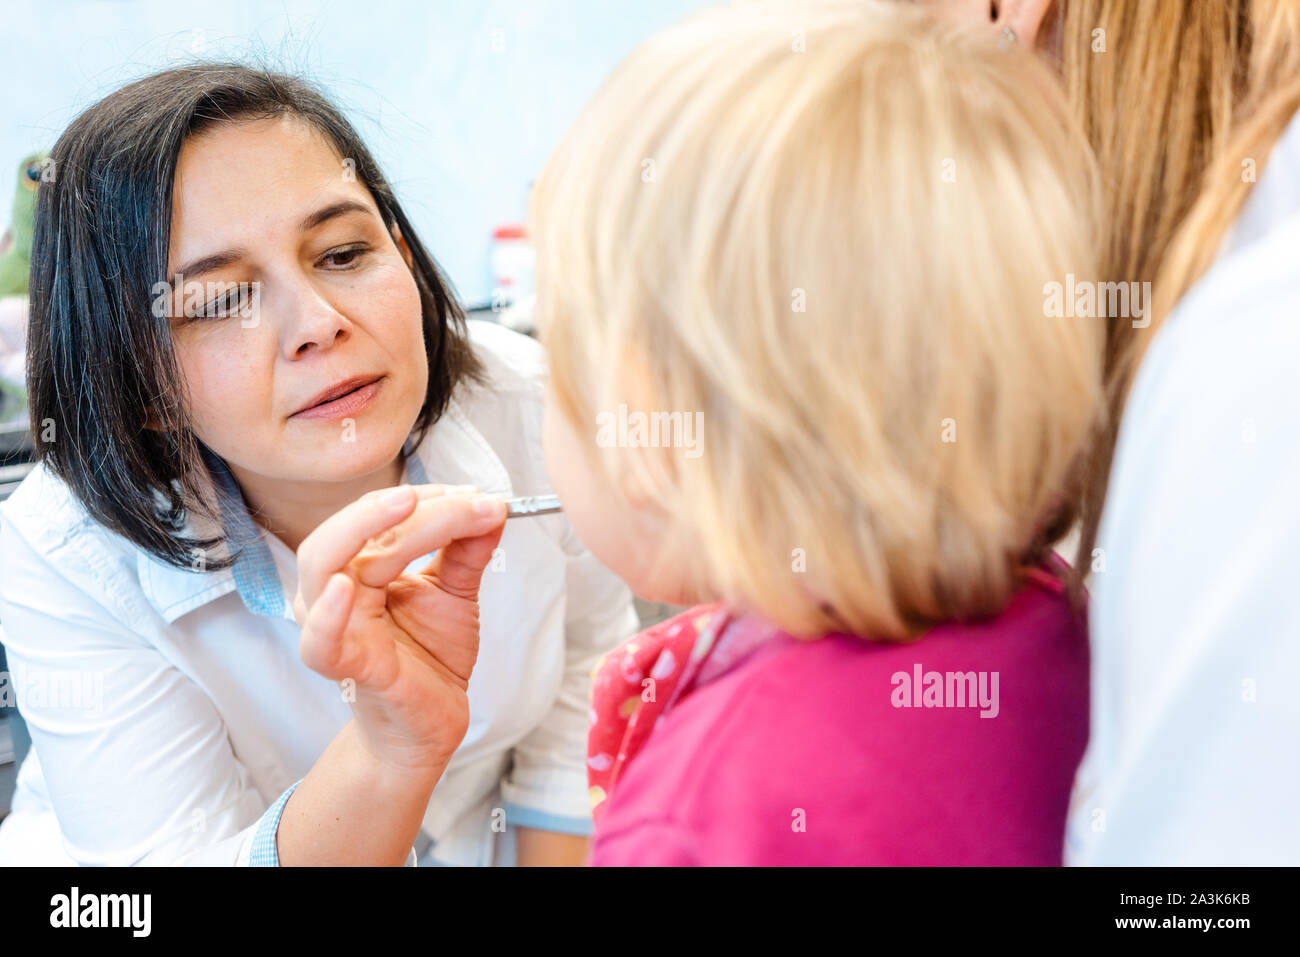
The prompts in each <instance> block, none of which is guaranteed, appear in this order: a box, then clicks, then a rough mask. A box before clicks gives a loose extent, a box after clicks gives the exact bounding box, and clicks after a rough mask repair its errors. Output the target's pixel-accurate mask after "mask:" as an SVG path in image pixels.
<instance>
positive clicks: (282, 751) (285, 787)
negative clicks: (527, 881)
mask: <svg viewBox="0 0 1300 957" xmlns="http://www.w3.org/2000/svg"><path fill="white" fill-rule="evenodd" d="M53 163H54V171H55V175H54V177H53V179H52V181H50V182H45V183H42V184H41V188H40V193H39V198H38V208H37V215H36V235H35V242H34V249H33V265H32V290H31V297H32V321H31V329H30V339H29V342H30V344H29V358H28V363H29V367H28V380H29V391H30V395H31V410H32V425H33V432H34V436H35V439H36V446H37V452H38V455H39V458H40V465H39V466H38V467H37V468H36V469H35V470H33V472H32V473H31V475H30V476H29V477H28V478H27V480H26V481H25V482H24V483H23V485H22V487H21V488H20V489H19V490H18V491H17V492H15V494H14V495H13V496H12V497H11V498H10V499H9V501H8V502H6V503H5V505H4V508H3V515H4V521H3V535H2V538H0V621H3V624H4V643H5V645H6V647H7V648H8V652H9V660H10V663H11V671H12V680H13V682H14V685H15V688H16V691H17V695H18V701H19V706H20V709H21V711H22V713H23V715H24V717H25V718H26V719H27V722H28V724H29V726H30V728H31V733H32V741H33V753H32V754H31V756H29V758H28V760H27V761H26V762H25V763H24V766H23V768H22V769H21V773H20V785H19V792H18V794H17V795H16V797H15V801H14V813H13V814H12V815H11V817H10V818H9V819H8V820H6V822H5V824H4V827H3V829H0V863H10V862H15V857H16V856H17V855H16V852H15V853H11V854H8V855H6V851H5V849H6V848H15V847H17V846H19V845H21V844H23V843H25V842H24V841H23V840H22V837H23V835H27V836H28V837H30V836H33V835H38V834H42V833H44V834H49V835H58V836H60V837H61V839H62V840H61V843H62V847H63V849H64V852H65V853H66V855H67V856H69V857H71V859H72V860H74V861H76V862H78V863H81V864H156V863H204V864H246V863H251V864H263V863H266V864H276V863H279V864H331V863H348V864H401V863H403V862H407V863H412V862H414V861H415V860H416V859H417V851H418V852H419V853H420V854H422V855H423V857H422V858H421V861H422V862H436V863H445V864H489V863H493V862H496V863H502V862H507V861H512V860H518V862H520V863H570V862H572V863H579V862H581V861H582V860H583V858H584V855H585V837H584V835H585V834H586V833H587V829H588V822H589V819H590V818H589V808H588V803H587V796H586V772H585V765H584V763H583V756H584V753H585V738H586V727H587V704H586V701H587V693H588V682H589V680H590V679H589V673H590V670H591V668H592V665H593V663H594V662H595V660H596V659H597V658H599V656H600V655H601V654H603V653H604V651H606V650H607V649H609V648H610V647H612V646H614V645H615V644H617V643H618V642H619V641H620V640H622V639H623V638H625V637H627V635H628V634H629V633H630V632H631V631H632V630H633V629H634V627H635V617H634V615H633V613H632V610H631V601H630V595H629V593H628V592H627V590H626V588H625V587H624V586H623V585H622V584H621V583H619V582H618V581H617V580H616V579H615V578H614V577H613V576H612V575H611V574H610V573H609V572H608V571H606V570H605V569H603V568H602V567H600V566H599V565H598V564H596V563H595V561H594V559H593V558H591V556H590V555H589V554H588V553H587V552H586V551H584V550H583V549H582V547H581V545H580V544H579V543H578V542H577V540H576V538H575V537H574V536H573V534H572V532H571V531H570V529H569V527H568V525H567V523H566V522H565V521H564V519H563V518H562V517H559V516H547V517H541V518H535V519H530V520H528V521H526V522H512V523H510V525H509V528H505V527H504V525H505V523H504V504H503V502H502V501H501V499H502V498H503V497H504V496H509V495H512V494H534V493H539V492H545V491H546V490H547V489H548V482H547V478H546V474H545V470H544V466H543V463H542V453H541V442H540V432H539V429H540V424H541V402H542V376H543V370H544V362H543V357H542V356H541V355H540V354H539V350H538V347H537V346H535V344H534V343H533V342H532V341H531V340H528V339H525V338H523V337H519V336H516V335H514V334H512V333H509V332H507V331H505V330H503V329H501V328H500V327H497V326H492V325H487V324H481V323H466V322H465V320H464V318H463V315H462V314H461V312H460V311H459V309H458V308H457V306H456V304H455V303H454V301H453V299H452V297H451V294H450V293H449V291H448V289H447V288H446V286H445V284H444V282H443V280H442V278H441V277H440V274H439V272H438V269H437V267H436V266H435V264H434V262H433V260H432V259H431V257H430V256H429V254H428V253H427V252H426V251H425V249H424V247H423V246H422V245H421V243H420V241H419V240H418V238H417V237H416V235H415V233H414V231H413V229H412V228H411V225H410V223H409V221H408V220H407V218H406V216H405V215H404V214H403V212H402V210H401V208H400V206H399V205H398V203H397V202H396V200H395V199H394V197H393V195H392V193H391V191H390V189H389V187H388V185H387V184H386V182H385V181H384V179H383V177H382V175H381V174H380V172H379V170H378V168H377V167H376V164H375V162H374V160H373V159H372V158H371V156H370V154H369V153H368V152H367V150H366V148H365V147H364V145H363V144H362V143H361V142H360V140H359V139H358V137H357V135H356V133H355V132H354V131H353V130H352V128H351V127H350V126H349V124H348V123H347V122H346V120H345V119H344V118H343V117H342V116H341V115H340V114H339V113H338V112H337V111H336V110H335V109H334V108H333V107H332V106H331V105H330V104H329V103H328V102H326V101H325V100H324V99H322V98H321V97H320V96H319V95H318V94H317V93H315V92H314V91H312V90H311V89H310V88H308V87H307V86H306V85H304V84H302V83H300V82H298V81H296V80H294V79H292V78H289V77H284V76H280V75H275V74H270V73H265V72H259V71H253V70H249V69H245V68H242V67H238V66H229V65H212V66H199V67H191V68H185V69H179V70H172V71H167V72H164V73H160V74H157V75H154V76H151V77H149V78H147V79H144V80H142V81H139V82H137V83H134V84H132V85H130V86H127V87H125V88H123V89H121V90H119V91H118V92H116V93H114V94H112V95H111V96H109V97H107V98H106V99H104V100H103V101H101V102H99V103H98V104H96V105H95V106H93V107H91V108H90V109H89V110H87V111H86V112H85V113H83V114H82V115H81V116H79V117H78V118H77V119H76V120H75V121H74V122H73V123H72V124H71V125H70V126H69V128H68V129H67V131H66V132H65V133H64V134H63V135H62V137H61V138H60V139H59V141H58V143H57V145H56V146H55V148H54V150H53ZM432 483H436V484H432ZM476 599H477V600H476ZM476 661H477V663H476ZM471 671H472V674H473V677H472V679H471ZM435 785H436V789H435ZM56 822H57V823H56ZM20 830H21V833H20ZM503 835H504V837H503ZM26 843H30V842H26ZM53 853H54V852H53V851H51V854H53ZM516 855H517V856H516ZM6 856H7V857H8V860H5V857H6ZM55 859H56V858H55V857H53V856H46V857H43V858H40V860H41V861H45V862H49V861H53V860H55ZM28 860H31V858H30V857H29V858H28Z"/></svg>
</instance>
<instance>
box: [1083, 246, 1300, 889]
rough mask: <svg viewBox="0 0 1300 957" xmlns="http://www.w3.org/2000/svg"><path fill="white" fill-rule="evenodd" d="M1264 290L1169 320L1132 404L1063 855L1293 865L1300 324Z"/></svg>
mask: <svg viewBox="0 0 1300 957" xmlns="http://www.w3.org/2000/svg"><path fill="white" fill-rule="evenodd" d="M1289 248H1290V249H1294V247H1289ZM1288 255H1290V254H1288ZM1289 268H1290V269H1291V270H1294V267H1293V266H1291V267H1289ZM1291 286H1292V293H1291V295H1292V296H1294V295H1296V293H1295V290H1294V286H1295V281H1294V276H1293V278H1292V281H1291ZM1262 289H1264V286H1263V285H1262V284H1254V283H1246V284H1245V285H1244V288H1243V287H1238V288H1235V289H1222V290H1220V291H1219V293H1220V295H1218V296H1216V295H1214V294H1213V293H1214V291H1213V290H1211V291H1210V292H1211V296H1210V298H1211V301H1209V302H1206V301H1204V300H1203V301H1202V304H1201V306H1202V307H1201V308H1200V310H1199V311H1197V312H1185V313H1184V314H1182V315H1179V314H1178V313H1175V315H1174V316H1173V317H1171V319H1170V320H1169V324H1168V325H1167V328H1166V329H1163V330H1162V331H1161V333H1160V336H1159V337H1157V339H1156V343H1155V344H1154V346H1153V348H1152V349H1151V351H1150V353H1149V354H1148V357H1147V359H1146V361H1145V362H1144V365H1143V368H1142V374H1141V375H1140V376H1139V379H1138V382H1137V384H1136V386H1135V389H1134V392H1133V396H1132V398H1131V400H1130V403H1129V409H1128V412H1127V413H1126V415H1125V419H1124V428H1123V432H1122V438H1121V442H1120V445H1119V448H1118V449H1117V455H1116V460H1115V469H1114V471H1113V473H1112V476H1111V485H1110V491H1109V497H1108V501H1107V505H1106V513H1105V521H1104V523H1103V526H1102V530H1101V538H1100V542H1099V546H1100V551H1099V552H1097V553H1095V554H1094V561H1093V565H1094V575H1093V602H1092V611H1091V625H1092V629H1091V630H1092V648H1093V651H1092V655H1093V665H1092V721H1091V739H1090V742H1089V748H1088V753H1087V756H1086V758H1085V760H1084V763H1083V766H1082V768H1081V769H1080V773H1079V777H1078V787H1077V789H1076V796H1075V800H1074V801H1073V802H1072V804H1073V806H1072V810H1071V817H1070V827H1069V833H1068V838H1067V845H1066V859H1067V862H1068V863H1072V864H1101V865H1228V864H1248V865H1292V866H1295V865H1298V864H1300V825H1298V824H1297V823H1296V811H1295V801H1296V796H1297V794H1300V695H1297V694H1296V692H1295V688H1294V683H1295V681H1296V677H1297V676H1300V601H1297V587H1296V582H1297V577H1298V571H1300V570H1298V569H1297V567H1296V566H1293V565H1292V561H1293V560H1295V559H1296V558H1297V549H1298V548H1300V442H1297V423H1300V373H1298V372H1297V370H1296V361H1297V357H1298V356H1300V323H1297V321H1296V315H1295V301H1296V300H1295V299H1294V298H1293V299H1291V300H1290V302H1289V306H1288V305H1287V303H1286V300H1284V299H1279V300H1275V302H1274V306H1275V307H1276V308H1263V307H1261V306H1260V305H1258V304H1257V303H1258V300H1256V302H1251V301H1250V300H1251V299H1252V297H1254V296H1256V295H1260V293H1259V290H1262ZM1252 290H1253V291H1252ZM1273 294H1274V295H1276V292H1274V293H1273ZM1216 299H1217V300H1219V301H1213V300H1216ZM1207 312H1208V314H1207ZM1176 323H1184V325H1183V326H1182V327H1181V328H1180V327H1178V326H1176V325H1175V324H1176ZM1098 563H1104V568H1103V569H1098V567H1097V566H1098Z"/></svg>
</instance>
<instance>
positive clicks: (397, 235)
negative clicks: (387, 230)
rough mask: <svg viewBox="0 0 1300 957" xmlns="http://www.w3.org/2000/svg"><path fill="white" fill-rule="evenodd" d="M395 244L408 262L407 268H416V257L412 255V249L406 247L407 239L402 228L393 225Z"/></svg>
mask: <svg viewBox="0 0 1300 957" xmlns="http://www.w3.org/2000/svg"><path fill="white" fill-rule="evenodd" d="M393 242H394V243H396V244H397V251H398V252H399V253H401V254H402V258H403V259H405V260H406V268H407V269H414V268H415V257H414V256H412V255H411V247H410V246H408V245H406V237H405V236H403V235H402V227H401V226H398V225H397V223H393Z"/></svg>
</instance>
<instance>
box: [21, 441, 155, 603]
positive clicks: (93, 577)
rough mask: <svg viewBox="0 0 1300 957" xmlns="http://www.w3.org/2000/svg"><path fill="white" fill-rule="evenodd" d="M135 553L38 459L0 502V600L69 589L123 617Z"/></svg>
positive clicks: (135, 576) (133, 580) (135, 581)
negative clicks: (5, 498)
mask: <svg viewBox="0 0 1300 957" xmlns="http://www.w3.org/2000/svg"><path fill="white" fill-rule="evenodd" d="M138 553H139V549H138V548H136V547H135V546H134V545H132V544H131V543H130V542H128V541H127V540H126V539H124V538H123V537H122V536H120V535H117V534H115V533H113V532H111V531H109V530H108V529H106V528H104V527H103V526H102V525H100V524H99V523H98V522H96V521H95V520H94V518H92V517H91V515H90V514H89V512H87V511H86V508H85V506H83V505H82V504H81V502H80V501H78V500H77V498H76V496H75V495H73V494H72V490H71V489H70V488H69V487H68V486H67V484H66V483H65V482H64V481H63V480H62V479H60V478H58V477H57V476H56V475H54V474H53V473H52V472H50V471H49V469H48V468H46V466H45V465H44V464H43V463H40V464H37V465H36V466H35V468H33V469H32V471H31V472H29V473H28V474H27V477H26V478H25V479H23V481H22V483H21V484H19V486H18V488H16V489H15V490H14V492H13V494H12V495H10V496H9V498H8V499H7V500H6V501H5V502H4V503H3V504H0V601H3V602H6V603H8V602H14V603H19V604H25V603H27V602H29V601H32V600H39V599H44V600H47V601H48V600H53V599H54V596H55V595H57V594H64V595H67V594H69V593H70V592H72V591H75V592H80V593H82V594H83V595H84V596H85V597H86V598H88V599H90V600H91V601H92V602H93V603H94V604H95V605H97V606H101V607H103V608H104V609H107V610H109V611H110V612H112V614H113V616H114V617H116V618H118V619H120V620H124V621H129V620H130V618H131V617H132V615H133V612H132V609H131V607H130V604H129V596H128V595H127V594H126V592H127V591H128V590H132V589H133V590H134V591H137V592H138V591H139V572H138V567H137V564H138V563H137V556H138ZM136 610H137V611H138V606H136Z"/></svg>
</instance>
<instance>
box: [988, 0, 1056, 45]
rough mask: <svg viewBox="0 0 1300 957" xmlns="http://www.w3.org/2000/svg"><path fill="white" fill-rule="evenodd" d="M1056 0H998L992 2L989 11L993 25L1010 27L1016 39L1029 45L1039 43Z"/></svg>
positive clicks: (999, 27) (1000, 27)
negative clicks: (1040, 34) (1049, 11)
mask: <svg viewBox="0 0 1300 957" xmlns="http://www.w3.org/2000/svg"><path fill="white" fill-rule="evenodd" d="M1053 2H1054V0H996V2H992V0H991V2H990V7H989V12H990V16H991V18H992V22H993V26H995V27H997V28H998V29H1004V28H1008V27H1009V28H1010V29H1011V32H1012V33H1014V34H1015V35H1016V40H1017V41H1018V42H1020V43H1022V44H1024V45H1025V46H1027V47H1032V46H1035V45H1036V44H1037V43H1038V38H1039V33H1040V32H1041V31H1042V30H1043V27H1044V23H1045V22H1046V18H1047V11H1048V10H1049V9H1051V7H1052V4H1053Z"/></svg>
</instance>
